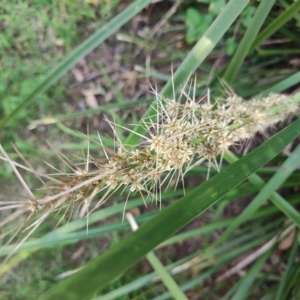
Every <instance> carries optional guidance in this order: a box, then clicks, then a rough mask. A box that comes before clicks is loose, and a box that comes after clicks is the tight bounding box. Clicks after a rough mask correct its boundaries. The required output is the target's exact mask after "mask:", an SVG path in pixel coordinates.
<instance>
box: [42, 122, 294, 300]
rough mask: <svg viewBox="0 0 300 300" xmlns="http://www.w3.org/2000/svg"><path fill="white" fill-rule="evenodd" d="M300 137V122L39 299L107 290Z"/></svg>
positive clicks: (73, 296) (81, 296)
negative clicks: (159, 246) (150, 252)
mask: <svg viewBox="0 0 300 300" xmlns="http://www.w3.org/2000/svg"><path fill="white" fill-rule="evenodd" d="M299 133H300V119H299V120H297V121H295V122H294V123H292V124H291V125H289V126H288V127H287V128H285V129H283V130H282V131H281V132H279V133H278V134H276V135H275V136H273V137H272V138H271V139H270V140H269V141H267V142H265V143H264V144H263V145H261V146H259V147H258V148H257V149H255V150H254V151H252V152H251V153H249V154H248V155H247V156H245V157H243V158H241V159H240V160H239V161H238V162H236V163H234V164H232V165H230V166H228V167H227V168H224V169H223V170H222V171H221V172H220V173H219V174H217V175H216V176H214V177H212V178H211V179H210V180H209V181H207V182H205V183H204V184H202V185H201V186H199V187H198V188H195V189H194V190H192V191H191V192H189V193H188V194H186V196H184V197H183V198H182V199H181V200H179V201H178V202H176V203H175V204H173V205H170V206H169V207H167V208H166V209H165V210H163V211H162V212H161V213H159V214H158V215H157V216H155V217H154V218H153V219H152V220H151V221H149V222H147V223H146V224H144V225H143V226H141V227H140V228H139V229H138V230H137V231H136V232H134V233H132V234H130V235H129V236H127V237H126V238H124V240H122V241H121V242H120V243H119V244H118V245H116V246H115V247H112V248H111V249H110V250H108V251H107V252H105V253H104V254H102V255H100V256H99V257H97V258H96V259H94V260H93V261H91V262H90V263H89V264H88V265H87V266H86V267H85V268H84V269H83V270H81V271H80V272H78V273H77V274H75V275H73V276H71V277H70V278H68V279H66V280H65V281H63V282H61V283H60V284H58V285H57V286H55V287H54V288H53V289H52V290H50V291H49V292H48V293H46V294H44V295H42V296H41V297H40V299H45V300H50V299H65V300H69V299H70V300H71V299H84V298H85V297H88V296H89V295H91V294H93V293H94V292H95V291H97V290H98V289H100V288H102V287H104V286H105V285H106V284H108V283H109V282H110V281H111V280H113V279H114V278H116V277H117V276H119V275H120V274H122V273H123V272H125V271H126V270H127V269H128V268H129V267H130V266H132V265H133V264H135V263H136V262H138V261H139V260H140V259H142V258H143V256H145V255H146V254H147V253H148V252H149V251H151V250H152V249H154V248H155V247H156V246H158V245H159V244H160V243H162V242H163V241H164V240H166V239H167V238H168V237H169V236H171V235H172V234H174V233H175V232H177V231H178V230H179V229H180V228H182V227H183V226H185V225H186V224H187V223H189V222H191V221H192V220H193V219H194V218H196V217H197V216H198V215H199V214H201V213H203V212H204V211H205V210H206V209H207V208H209V207H210V206H212V205H213V204H214V203H216V202H217V201H219V200H220V199H221V198H222V197H223V196H224V195H226V194H227V193H228V192H229V191H230V190H232V189H233V188H235V187H236V186H238V185H239V184H241V183H242V182H243V181H244V180H246V179H247V178H248V177H249V176H250V175H251V174H252V173H254V172H256V171H257V170H258V169H259V168H261V167H263V166H264V165H265V164H266V163H267V162H269V161H270V160H271V159H272V158H274V157H275V156H276V155H277V154H278V153H279V152H280V151H282V150H283V149H284V148H285V147H286V145H288V144H289V143H290V142H291V141H293V139H295V138H296V137H297V136H298V135H299Z"/></svg>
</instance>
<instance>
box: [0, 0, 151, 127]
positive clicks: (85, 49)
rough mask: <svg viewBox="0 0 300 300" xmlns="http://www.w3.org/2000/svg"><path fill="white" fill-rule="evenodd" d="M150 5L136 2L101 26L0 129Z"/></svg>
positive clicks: (21, 104)
mask: <svg viewBox="0 0 300 300" xmlns="http://www.w3.org/2000/svg"><path fill="white" fill-rule="evenodd" d="M150 3H151V0H137V1H135V2H134V3H132V4H131V5H129V6H128V7H127V8H126V9H125V10H124V11H122V12H121V13H120V14H118V15H117V16H116V17H114V18H113V19H112V20H111V21H110V22H108V23H107V24H105V25H103V26H102V27H101V28H100V29H99V30H98V31H96V32H95V33H94V34H93V35H91V36H90V37H89V38H88V39H87V40H86V41H85V42H83V43H82V44H80V45H79V46H78V47H77V48H76V49H75V50H74V51H73V52H72V53H70V54H69V55H68V56H67V57H66V58H65V59H64V60H63V61H62V62H61V63H60V64H58V65H57V66H56V67H55V68H54V69H53V70H52V71H51V72H50V73H49V75H48V76H47V77H46V78H45V79H44V80H43V81H42V83H41V84H39V85H38V86H37V87H36V88H35V89H34V90H33V91H32V92H31V93H30V94H29V95H28V96H27V97H26V98H25V99H24V100H23V101H22V102H21V103H20V104H19V105H18V106H17V107H16V108H15V109H14V110H13V111H12V112H11V113H10V114H9V115H8V116H6V117H5V118H4V119H2V120H0V128H1V127H2V126H3V125H4V124H7V123H8V121H9V120H11V119H12V118H13V117H14V116H15V115H16V114H17V113H18V112H19V111H20V110H21V109H22V108H23V107H24V106H25V105H27V104H28V103H29V102H31V101H33V100H34V99H35V97H36V96H37V95H39V94H41V93H43V92H45V91H46V90H47V89H48V88H49V87H50V86H51V85H52V84H53V83H55V82H56V81H57V80H58V79H60V78H61V77H62V76H63V75H65V74H66V73H67V72H68V71H69V70H70V69H71V68H72V67H73V66H75V65H76V64H77V63H78V62H79V61H80V60H81V59H82V58H83V57H85V56H86V55H87V54H89V53H90V52H91V51H92V50H94V49H95V48H96V47H98V46H99V45H100V44H101V43H102V42H103V41H105V39H107V38H108V37H109V36H111V35H112V34H113V33H115V32H116V31H117V30H118V29H119V28H120V27H121V26H122V25H124V24H125V23H127V22H128V21H129V20H130V19H131V18H133V17H134V16H135V15H136V14H137V13H138V12H140V11H141V10H142V9H143V8H145V7H146V6H147V5H149V4H150Z"/></svg>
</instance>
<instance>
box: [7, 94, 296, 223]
mask: <svg viewBox="0 0 300 300" xmlns="http://www.w3.org/2000/svg"><path fill="white" fill-rule="evenodd" d="M183 95H184V96H185V97H184V98H185V99H184V101H175V100H174V99H166V98H164V97H162V96H160V95H158V94H157V107H155V110H156V112H157V115H156V121H155V122H153V121H152V118H149V120H146V121H145V122H144V127H145V129H146V134H145V136H143V141H142V143H141V144H140V145H138V146H137V147H135V148H134V149H133V148H132V149H128V147H125V146H124V145H123V144H122V143H121V142H120V141H119V139H117V141H119V142H118V147H117V151H116V152H114V153H112V154H110V155H108V154H107V152H106V150H105V149H104V147H103V150H104V152H105V155H106V161H105V162H103V160H99V159H97V158H92V157H91V156H89V157H88V159H87V162H88V163H93V164H94V165H96V166H97V170H96V171H94V172H89V171H88V170H85V171H81V170H77V171H74V173H73V174H63V175H59V176H56V177H55V178H53V180H52V183H50V184H48V185H47V189H46V190H48V191H49V189H50V187H51V189H50V190H51V194H50V195H49V194H47V195H46V196H45V197H43V198H40V199H35V198H34V196H33V195H31V197H30V198H31V199H30V201H27V202H26V203H23V204H20V203H19V202H18V203H16V204H15V205H14V208H17V206H20V207H22V210H23V211H24V209H25V210H27V211H30V212H32V211H33V210H34V212H36V211H37V210H38V211H41V210H45V211H46V215H48V214H49V212H50V211H53V210H60V209H61V208H62V207H64V208H65V211H66V212H68V211H71V212H72V211H73V210H74V207H77V206H79V205H82V204H89V203H90V201H91V200H92V199H93V198H94V197H95V196H96V195H97V194H98V193H99V192H101V191H104V194H103V196H102V197H101V199H100V200H99V201H98V203H97V204H96V205H95V207H94V208H96V207H98V206H99V205H101V204H102V203H103V202H104V201H106V200H107V199H108V198H109V196H110V195H111V194H113V193H114V192H115V191H116V190H118V189H122V190H127V191H128V192H129V193H131V192H139V193H141V195H142V196H143V195H147V196H149V197H153V198H155V199H157V200H159V198H160V197H159V195H160V190H161V188H162V186H163V185H164V184H167V183H168V182H169V183H170V182H172V181H173V179H176V182H178V181H179V180H181V179H182V178H183V176H184V175H185V173H186V172H187V171H188V170H190V169H191V168H193V167H194V166H195V165H199V164H201V163H203V162H206V163H208V166H209V167H211V166H212V167H214V168H216V169H218V168H219V163H220V161H221V160H222V156H223V154H224V152H225V151H226V150H227V149H228V148H229V147H230V146H232V145H235V144H236V143H237V142H240V141H242V140H245V139H249V138H251V137H253V135H254V134H255V133H256V132H264V131H265V130H266V128H267V127H269V126H272V125H274V124H276V123H278V122H279V121H282V120H284V119H286V118H287V116H288V115H290V114H291V113H298V112H299V108H298V105H297V103H295V101H294V100H293V99H292V98H291V97H288V96H284V95H277V94H271V95H269V96H268V97H265V98H260V99H258V98H257V99H252V100H249V101H245V100H243V99H241V98H239V97H237V96H234V95H233V96H230V97H228V98H227V99H226V101H221V100H218V101H215V103H213V104H212V103H211V102H210V100H209V97H207V98H206V99H204V100H205V101H204V100H202V101H196V100H195V97H192V98H191V97H189V95H186V94H185V93H184V92H183ZM153 119H154V118H153ZM115 126H117V125H115ZM217 158H218V159H219V162H218V160H217ZM48 179H49V177H48ZM50 180H51V179H50ZM167 185H168V184H167ZM6 205H7V207H11V203H9V202H7V204H3V206H4V209H5V206H6ZM37 208H38V209H37ZM43 219H44V218H41V219H40V220H43ZM3 222H4V223H6V221H3Z"/></svg>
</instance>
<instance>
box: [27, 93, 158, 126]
mask: <svg viewBox="0 0 300 300" xmlns="http://www.w3.org/2000/svg"><path fill="white" fill-rule="evenodd" d="M152 101H154V99H153V98H149V99H139V100H137V101H126V102H123V103H113V104H107V105H101V106H99V107H98V108H94V109H86V110H82V111H76V112H73V113H68V114H62V115H57V116H52V117H44V118H41V119H38V120H35V121H33V122H32V123H31V124H30V125H29V126H28V128H29V129H34V128H36V127H37V126H39V125H48V124H54V123H57V122H60V121H65V120H70V119H74V118H78V117H84V116H91V115H95V114H96V113H99V112H103V111H109V110H114V109H122V108H127V107H131V106H136V105H140V104H145V103H149V102H152Z"/></svg>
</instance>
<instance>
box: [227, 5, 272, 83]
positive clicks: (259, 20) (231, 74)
mask: <svg viewBox="0 0 300 300" xmlns="http://www.w3.org/2000/svg"><path fill="white" fill-rule="evenodd" d="M274 3H275V0H263V1H261V2H260V4H259V6H258V8H257V10H256V12H255V14H254V16H253V18H252V20H251V22H250V24H249V27H248V29H247V30H246V32H245V34H244V36H243V38H242V40H241V42H240V43H239V45H238V48H237V49H236V52H235V53H234V55H233V57H232V59H231V60H230V62H229V64H228V66H227V68H226V71H225V73H224V75H223V76H222V79H223V80H225V81H226V82H227V83H229V84H230V83H231V82H232V81H233V79H234V78H235V77H236V74H237V72H238V70H239V68H240V67H241V65H242V63H243V61H244V59H245V57H246V56H247V53H248V51H249V49H250V46H251V45H252V43H253V41H254V39H255V37H256V36H257V34H258V32H259V30H260V28H261V26H262V25H263V23H264V21H265V19H266V18H267V16H268V14H269V12H270V10H271V8H272V6H273V5H274Z"/></svg>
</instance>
